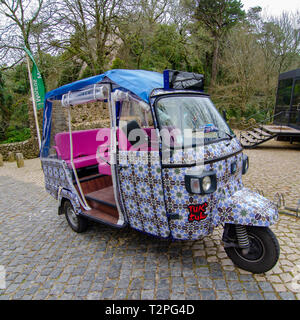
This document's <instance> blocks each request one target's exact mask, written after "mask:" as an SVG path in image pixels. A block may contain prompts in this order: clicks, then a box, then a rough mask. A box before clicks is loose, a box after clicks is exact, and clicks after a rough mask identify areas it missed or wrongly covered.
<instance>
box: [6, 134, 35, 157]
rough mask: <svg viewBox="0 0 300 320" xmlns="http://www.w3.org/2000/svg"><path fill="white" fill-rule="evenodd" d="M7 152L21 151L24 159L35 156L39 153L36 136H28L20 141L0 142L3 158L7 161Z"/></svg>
mask: <svg viewBox="0 0 300 320" xmlns="http://www.w3.org/2000/svg"><path fill="white" fill-rule="evenodd" d="M9 152H13V153H14V154H16V153H22V154H23V156H24V158H25V159H33V158H36V157H38V155H39V148H38V141H37V139H36V138H30V139H28V140H26V141H22V142H15V143H6V144H0V154H2V155H3V160H5V161H7V159H8V153H9Z"/></svg>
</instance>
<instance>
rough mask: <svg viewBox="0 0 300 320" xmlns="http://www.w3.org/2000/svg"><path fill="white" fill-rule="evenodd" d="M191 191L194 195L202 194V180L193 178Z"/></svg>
mask: <svg viewBox="0 0 300 320" xmlns="http://www.w3.org/2000/svg"><path fill="white" fill-rule="evenodd" d="M191 191H192V193H200V192H201V189H200V180H199V179H197V178H191Z"/></svg>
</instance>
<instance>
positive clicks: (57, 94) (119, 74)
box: [45, 69, 164, 102]
mask: <svg viewBox="0 0 300 320" xmlns="http://www.w3.org/2000/svg"><path fill="white" fill-rule="evenodd" d="M105 77H107V78H109V79H110V80H111V81H113V82H114V83H116V84H117V85H119V86H120V87H123V88H125V89H127V90H129V91H131V92H133V93H134V94H136V95H137V96H139V97H140V98H141V99H143V100H144V101H146V102H149V96H150V93H151V91H152V90H153V89H156V88H163V86H164V81H163V74H162V73H158V72H153V71H146V70H126V69H114V70H110V71H107V72H105V73H103V74H100V75H97V76H93V77H90V78H86V79H82V80H79V81H75V82H73V83H69V84H66V85H64V86H62V87H59V88H57V89H54V90H52V91H49V92H47V94H46V96H45V99H46V100H47V99H51V98H52V99H55V100H60V99H61V97H62V95H63V94H65V93H68V92H69V91H77V90H80V89H82V88H84V87H86V86H88V85H93V84H95V83H100V82H101V81H102V80H103V79H104V78H105Z"/></svg>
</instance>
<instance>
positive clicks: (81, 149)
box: [55, 129, 103, 160]
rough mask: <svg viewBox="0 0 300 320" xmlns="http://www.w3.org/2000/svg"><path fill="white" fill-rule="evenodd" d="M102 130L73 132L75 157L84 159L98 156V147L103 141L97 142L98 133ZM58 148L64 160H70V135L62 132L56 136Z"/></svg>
mask: <svg viewBox="0 0 300 320" xmlns="http://www.w3.org/2000/svg"><path fill="white" fill-rule="evenodd" d="M99 130H101V129H92V130H83V131H74V132H72V140H73V157H74V158H78V157H83V156H88V155H93V154H96V152H97V147H98V146H99V144H102V143H103V142H102V141H97V140H96V137H97V133H98V131H99ZM55 143H56V147H57V148H58V150H59V153H60V155H61V158H62V159H63V160H69V159H70V134H69V132H61V133H58V134H57V135H56V136H55Z"/></svg>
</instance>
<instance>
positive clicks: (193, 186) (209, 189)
mask: <svg viewBox="0 0 300 320" xmlns="http://www.w3.org/2000/svg"><path fill="white" fill-rule="evenodd" d="M184 180H185V187H186V190H187V191H188V193H196V194H207V193H213V192H215V191H216V189H217V176H216V172H215V171H202V172H199V173H198V172H197V171H191V172H187V173H186V175H185V177H184Z"/></svg>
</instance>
